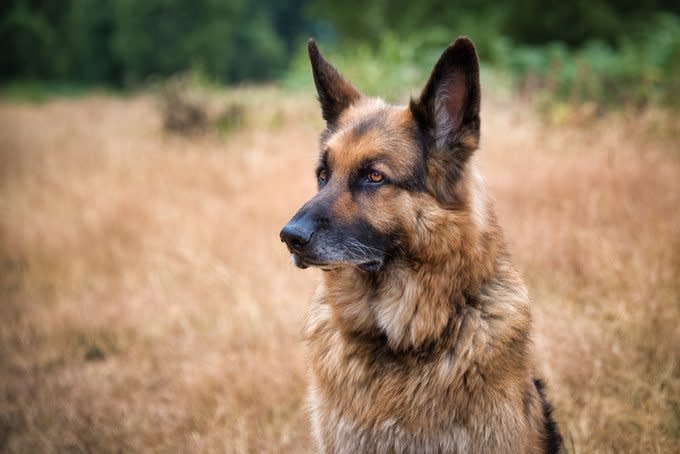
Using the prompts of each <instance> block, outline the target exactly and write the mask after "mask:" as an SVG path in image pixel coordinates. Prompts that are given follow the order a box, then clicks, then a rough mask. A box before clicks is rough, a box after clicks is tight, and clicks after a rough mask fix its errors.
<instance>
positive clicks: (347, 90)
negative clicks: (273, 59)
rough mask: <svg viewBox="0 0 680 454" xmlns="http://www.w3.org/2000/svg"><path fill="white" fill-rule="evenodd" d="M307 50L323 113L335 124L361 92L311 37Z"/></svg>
mask: <svg viewBox="0 0 680 454" xmlns="http://www.w3.org/2000/svg"><path fill="white" fill-rule="evenodd" d="M307 50H308V51H309V60H310V62H311V63H312V73H313V74H314V85H316V92H317V93H318V94H319V103H321V114H322V116H323V118H324V120H326V122H327V123H328V124H329V125H333V124H334V123H335V122H336V121H337V119H338V117H339V116H340V114H341V113H342V111H343V110H345V109H346V108H348V107H349V106H350V105H351V104H352V103H353V102H355V101H356V100H357V99H359V98H360V97H361V93H359V91H358V90H357V89H356V88H354V87H353V86H352V84H350V83H349V82H347V81H346V80H345V79H344V78H343V77H342V76H341V75H340V73H339V72H338V70H336V69H335V68H334V67H333V66H332V65H331V64H330V63H328V62H327V61H326V59H324V58H323V56H322V55H321V53H320V52H319V49H318V48H317V47H316V43H315V42H314V40H313V39H311V38H310V39H309V41H307Z"/></svg>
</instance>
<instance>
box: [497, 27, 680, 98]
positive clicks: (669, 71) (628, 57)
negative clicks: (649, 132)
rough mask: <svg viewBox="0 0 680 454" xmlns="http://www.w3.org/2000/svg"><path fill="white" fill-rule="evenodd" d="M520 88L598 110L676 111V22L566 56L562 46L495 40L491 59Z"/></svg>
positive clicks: (679, 65)
mask: <svg viewBox="0 0 680 454" xmlns="http://www.w3.org/2000/svg"><path fill="white" fill-rule="evenodd" d="M493 62H494V63H495V66H496V68H497V69H499V70H502V71H507V72H508V73H509V74H511V76H512V77H513V79H514V81H515V82H516V83H517V84H518V86H519V87H520V88H524V89H526V90H528V91H535V90H539V91H540V90H544V91H547V92H548V93H549V94H550V95H551V96H554V97H556V98H558V99H562V100H567V101H570V102H574V103H582V102H587V101H592V102H597V103H598V104H599V105H601V106H605V107H607V106H616V105H621V104H627V105H635V106H641V105H643V104H646V103H656V104H664V105H669V106H673V107H680V99H678V97H677V95H676V93H678V90H679V89H680V79H679V78H678V76H677V75H678V74H679V72H680V18H678V17H677V16H672V15H666V14H662V15H658V16H656V17H654V18H653V20H652V21H651V22H650V24H649V25H648V26H647V28H646V29H645V30H643V31H641V32H640V33H637V34H634V35H629V36H626V37H624V38H622V39H620V40H619V43H618V46H613V45H609V44H606V43H604V42H603V41H598V40H592V41H588V42H587V43H585V45H583V46H582V47H580V48H578V49H575V50H569V48H567V47H566V46H565V45H564V44H561V43H551V44H548V45H544V46H513V45H512V44H510V42H509V41H507V40H499V41H498V43H497V47H496V49H495V52H494V55H493Z"/></svg>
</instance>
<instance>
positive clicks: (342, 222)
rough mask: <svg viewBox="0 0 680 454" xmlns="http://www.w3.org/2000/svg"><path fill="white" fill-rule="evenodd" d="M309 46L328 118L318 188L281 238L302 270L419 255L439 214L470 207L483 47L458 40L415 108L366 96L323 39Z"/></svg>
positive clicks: (367, 267)
mask: <svg viewBox="0 0 680 454" xmlns="http://www.w3.org/2000/svg"><path fill="white" fill-rule="evenodd" d="M308 48H309V57H310V60H311V64H312V71H313V75H314V83H315V85H316V89H317V92H318V95H319V101H320V104H321V111H322V115H323V118H324V119H325V120H326V126H327V127H326V130H325V131H324V132H323V133H322V134H321V150H320V156H319V162H318V166H317V169H316V178H317V181H318V188H319V190H318V192H317V194H316V195H315V196H314V197H313V198H312V199H311V200H309V201H308V202H307V203H305V204H304V205H303V206H302V208H300V210H299V211H298V212H297V213H296V214H295V216H293V218H292V219H291V220H290V222H288V224H287V225H286V226H285V227H284V228H283V230H281V240H282V241H284V242H285V243H286V244H287V246H288V249H289V250H290V252H291V253H292V255H293V260H294V262H295V264H296V265H297V266H299V267H301V268H305V267H307V266H317V267H321V268H323V269H334V268H337V267H341V266H354V267H357V268H359V269H361V270H363V271H365V272H376V271H378V270H380V269H381V268H382V267H383V266H384V265H385V264H386V263H388V262H389V261H390V260H391V259H394V258H402V259H404V258H405V259H411V260H417V257H418V256H419V254H420V253H421V251H422V249H423V247H425V246H424V245H423V242H428V241H429V240H428V238H427V237H428V230H430V229H431V228H433V224H436V223H438V222H440V221H441V219H439V218H436V216H435V214H434V213H438V212H441V211H442V210H444V211H448V212H450V211H456V210H468V211H469V206H466V204H467V199H466V195H465V187H464V185H461V184H459V183H460V181H461V180H463V179H464V173H465V168H466V163H467V162H468V160H469V158H470V156H471V155H472V153H473V151H474V150H475V149H476V148H477V145H478V142H479V126H480V122H479V107H480V88H479V62H478V59H477V54H476V52H475V48H474V45H473V44H472V42H471V41H470V40H468V39H467V38H459V39H458V40H456V42H455V43H453V44H451V45H450V46H449V47H448V48H447V49H446V50H445V51H444V53H443V54H442V56H441V57H440V59H439V61H438V62H437V63H436V65H435V66H434V69H433V70H432V74H431V75H430V78H429V80H428V82H427V84H426V85H425V88H424V89H423V91H422V93H421V95H420V98H419V99H418V100H412V101H411V103H410V105H409V106H391V105H387V104H385V103H384V102H383V101H381V100H379V99H374V98H368V97H365V96H363V95H362V94H361V93H360V92H359V91H358V90H357V89H356V88H354V86H352V85H351V84H350V83H349V82H348V81H346V80H345V79H344V78H343V77H342V76H341V75H340V74H339V73H338V71H337V70H336V69H335V68H334V67H333V66H331V65H330V64H329V63H328V62H327V61H326V60H325V59H324V58H323V56H322V55H321V54H320V53H319V50H318V49H317V47H316V44H315V43H314V41H312V40H310V41H309V43H308ZM440 227H441V226H440ZM427 248H429V249H430V250H431V249H433V248H436V245H434V244H432V243H429V244H428V245H427Z"/></svg>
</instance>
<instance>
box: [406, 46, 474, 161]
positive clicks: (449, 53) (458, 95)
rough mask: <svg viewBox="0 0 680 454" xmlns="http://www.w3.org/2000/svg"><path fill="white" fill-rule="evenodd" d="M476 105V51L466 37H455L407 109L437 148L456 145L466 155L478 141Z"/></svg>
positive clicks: (449, 147) (448, 147)
mask: <svg viewBox="0 0 680 454" xmlns="http://www.w3.org/2000/svg"><path fill="white" fill-rule="evenodd" d="M479 104H480V90H479V60H478V59H477V52H476V51H475V46H474V44H472V41H470V40H469V39H468V38H458V39H457V40H456V42H455V43H453V44H450V45H449V47H448V48H447V49H446V50H445V51H444V53H443V54H442V56H441V57H440V58H439V61H438V62H437V64H436V65H435V66H434V69H433V70H432V74H431V75H430V79H429V80H428V81H427V84H426V85H425V88H424V89H423V91H422V93H421V95H420V99H418V100H417V101H415V100H411V106H410V107H411V111H412V112H413V116H414V117H415V119H416V121H417V122H418V123H419V124H420V126H421V127H422V128H423V129H424V130H425V131H426V132H427V133H428V135H429V136H430V138H431V139H432V140H434V142H435V145H436V147H437V148H438V149H439V150H444V149H452V148H454V147H457V148H462V149H463V150H461V151H463V153H464V154H468V155H469V153H472V151H474V150H475V149H476V148H477V145H478V143H479ZM465 150H467V152H466V151H465Z"/></svg>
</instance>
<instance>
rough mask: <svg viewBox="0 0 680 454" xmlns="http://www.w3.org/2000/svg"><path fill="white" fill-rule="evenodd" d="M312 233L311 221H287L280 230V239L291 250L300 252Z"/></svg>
mask: <svg viewBox="0 0 680 454" xmlns="http://www.w3.org/2000/svg"><path fill="white" fill-rule="evenodd" d="M312 235H314V228H313V226H312V225H311V223H309V222H304V221H295V222H289V223H288V224H287V225H286V226H285V227H284V228H283V229H282V230H281V241H283V242H285V243H286V244H287V245H288V247H289V248H290V249H291V250H293V251H296V252H300V251H302V250H303V249H304V248H305V246H306V245H307V244H308V243H309V241H310V240H311V239H312Z"/></svg>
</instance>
